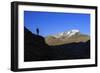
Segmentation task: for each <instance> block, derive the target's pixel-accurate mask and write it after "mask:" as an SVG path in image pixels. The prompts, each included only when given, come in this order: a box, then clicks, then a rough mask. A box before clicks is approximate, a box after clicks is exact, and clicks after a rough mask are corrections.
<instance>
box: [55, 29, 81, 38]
mask: <svg viewBox="0 0 100 73" xmlns="http://www.w3.org/2000/svg"><path fill="white" fill-rule="evenodd" d="M79 33H80V31H79V30H77V29H72V30H70V31H66V32H61V33H58V34H55V35H53V36H54V37H55V38H60V37H62V36H66V37H68V38H69V37H71V36H73V35H76V34H79Z"/></svg>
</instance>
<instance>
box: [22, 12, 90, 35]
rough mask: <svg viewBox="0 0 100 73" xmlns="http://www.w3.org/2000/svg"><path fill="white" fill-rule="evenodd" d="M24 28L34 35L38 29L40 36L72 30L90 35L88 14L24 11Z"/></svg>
mask: <svg viewBox="0 0 100 73" xmlns="http://www.w3.org/2000/svg"><path fill="white" fill-rule="evenodd" d="M24 26H25V27H26V28H27V29H29V30H30V31H31V32H32V33H35V34H36V28H39V31H40V35H42V36H48V35H51V34H56V33H58V32H64V31H68V30H72V29H78V30H80V32H81V33H83V34H87V35H90V14H82V13H81V14H79V13H60V12H57V13H56V12H36V11H24Z"/></svg>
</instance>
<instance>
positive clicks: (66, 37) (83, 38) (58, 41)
mask: <svg viewBox="0 0 100 73" xmlns="http://www.w3.org/2000/svg"><path fill="white" fill-rule="evenodd" d="M88 40H90V36H88V35H86V34H81V33H80V31H79V30H76V29H74V30H70V31H67V32H61V33H58V34H55V35H50V36H47V37H45V42H46V43H47V44H48V45H51V46H55V45H63V44H68V43H74V42H75V43H78V42H87V41H88Z"/></svg>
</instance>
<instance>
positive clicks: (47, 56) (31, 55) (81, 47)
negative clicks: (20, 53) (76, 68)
mask: <svg viewBox="0 0 100 73" xmlns="http://www.w3.org/2000/svg"><path fill="white" fill-rule="evenodd" d="M86 58H90V41H89V40H88V41H86V42H75V43H67V44H63V45H56V46H54V45H53V46H50V45H48V44H47V43H46V42H45V38H44V37H42V36H40V35H36V34H33V33H32V32H30V31H29V30H28V29H27V28H25V27H24V61H25V62H28V61H45V60H63V59H86Z"/></svg>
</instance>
